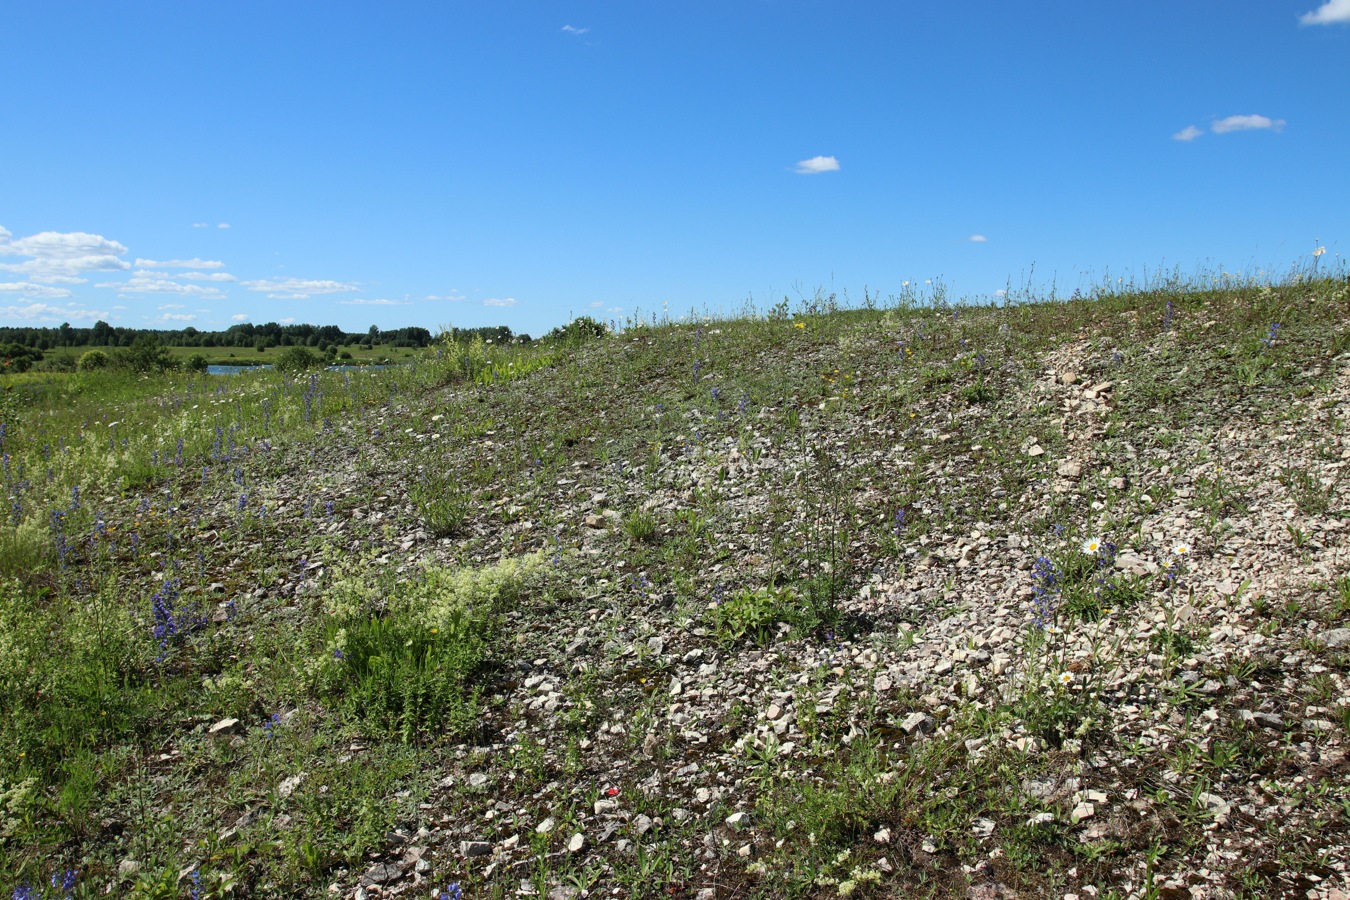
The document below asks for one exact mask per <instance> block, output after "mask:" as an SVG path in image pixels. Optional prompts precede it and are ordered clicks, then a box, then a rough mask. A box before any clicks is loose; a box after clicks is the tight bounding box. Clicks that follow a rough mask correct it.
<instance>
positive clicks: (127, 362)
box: [91, 334, 178, 374]
mask: <svg viewBox="0 0 1350 900" xmlns="http://www.w3.org/2000/svg"><path fill="white" fill-rule="evenodd" d="M91 352H92V351H91ZM113 363H114V364H115V365H117V366H119V367H120V368H123V369H130V370H131V371H133V372H140V373H142V374H154V373H158V372H168V371H172V370H174V369H177V368H178V360H176V359H174V356H173V354H172V353H170V352H169V348H168V347H165V346H164V345H163V344H161V343H160V342H159V338H157V337H155V336H154V335H153V334H143V335H141V336H140V337H138V338H136V342H135V343H134V344H132V345H131V346H130V347H124V348H122V349H120V350H118V351H117V353H116V355H115V356H114V357H113Z"/></svg>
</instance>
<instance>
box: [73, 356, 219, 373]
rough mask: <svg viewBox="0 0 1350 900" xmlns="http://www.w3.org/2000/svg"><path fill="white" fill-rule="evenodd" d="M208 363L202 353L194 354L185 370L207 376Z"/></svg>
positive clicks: (185, 364)
mask: <svg viewBox="0 0 1350 900" xmlns="http://www.w3.org/2000/svg"><path fill="white" fill-rule="evenodd" d="M91 352H92V351H91ZM207 366H208V363H207V361H206V357H205V356H202V355H201V354H200V353H194V354H192V355H191V356H189V357H188V358H187V359H186V360H185V361H184V362H183V368H185V369H187V370H188V371H189V372H195V373H197V374H198V375H205V374H206V370H207Z"/></svg>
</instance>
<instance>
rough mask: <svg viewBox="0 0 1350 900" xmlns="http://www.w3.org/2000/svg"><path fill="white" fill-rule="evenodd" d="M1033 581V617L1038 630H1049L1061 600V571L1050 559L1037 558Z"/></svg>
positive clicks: (1033, 569) (1033, 568) (1032, 571)
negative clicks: (1048, 627) (1058, 602)
mask: <svg viewBox="0 0 1350 900" xmlns="http://www.w3.org/2000/svg"><path fill="white" fill-rule="evenodd" d="M1031 581H1032V589H1033V599H1032V601H1031V609H1032V615H1033V617H1034V619H1035V623H1036V627H1037V628H1041V629H1047V626H1051V622H1052V620H1053V619H1054V616H1055V608H1056V606H1057V601H1058V599H1059V569H1058V568H1056V567H1055V564H1054V563H1053V562H1051V561H1050V558H1049V557H1046V556H1038V557H1036V564H1035V565H1034V566H1033V567H1032V570H1031ZM1051 627H1052V626H1051Z"/></svg>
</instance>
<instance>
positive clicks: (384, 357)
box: [43, 344, 422, 366]
mask: <svg viewBox="0 0 1350 900" xmlns="http://www.w3.org/2000/svg"><path fill="white" fill-rule="evenodd" d="M117 349H118V348H116V347H93V346H89V347H60V348H58V349H55V350H47V351H45V353H44V354H43V362H44V363H50V362H52V361H56V360H59V359H61V358H63V357H69V358H70V359H71V361H72V362H78V361H79V358H80V357H81V356H82V355H84V354H85V353H86V352H88V351H90V350H102V351H103V352H105V353H107V354H108V355H110V356H111V355H112V354H113V353H115V352H116V351H117ZM286 349H288V348H286V347H281V346H277V347H267V348H264V349H262V350H259V349H257V348H255V347H252V346H248V347H170V348H169V352H171V353H172V354H173V355H174V356H175V357H177V358H178V359H187V358H188V357H190V356H193V355H195V354H198V353H200V354H201V355H202V356H205V357H206V361H207V364H208V365H213V366H258V365H270V364H272V363H273V362H275V361H276V358H277V357H278V356H280V355H281V353H282V352H283V351H285V350H286ZM309 349H310V351H311V352H313V353H315V354H318V355H322V353H321V351H320V350H319V349H318V348H316V347H310V348H309ZM420 352H422V351H421V350H419V349H418V348H416V347H393V346H390V345H388V344H376V345H375V346H373V347H372V348H371V349H369V350H363V349H361V345H360V344H347V345H345V346H339V347H338V356H337V358H336V359H335V360H334V362H337V363H349V364H351V365H375V364H378V363H382V362H406V361H408V360H411V359H413V358H414V357H415V356H416V355H417V354H418V353H420ZM343 353H347V354H350V358H349V359H348V358H344V357H343V356H342V354H343Z"/></svg>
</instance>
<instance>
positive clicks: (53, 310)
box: [0, 303, 111, 325]
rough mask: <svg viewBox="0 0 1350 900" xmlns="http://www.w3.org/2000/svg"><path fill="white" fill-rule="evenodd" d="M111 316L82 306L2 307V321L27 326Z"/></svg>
mask: <svg viewBox="0 0 1350 900" xmlns="http://www.w3.org/2000/svg"><path fill="white" fill-rule="evenodd" d="M108 318H111V316H110V315H109V314H108V313H107V312H104V311H102V310H97V309H85V308H84V307H82V306H70V305H67V306H52V305H50V304H47V303H32V304H29V305H28V306H0V321H13V322H20V323H22V324H25V325H44V324H56V323H58V322H93V321H96V320H98V319H108Z"/></svg>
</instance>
